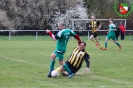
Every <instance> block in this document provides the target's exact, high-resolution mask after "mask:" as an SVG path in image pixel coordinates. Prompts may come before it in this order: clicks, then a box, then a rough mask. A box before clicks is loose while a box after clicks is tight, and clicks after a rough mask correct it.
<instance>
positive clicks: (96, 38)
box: [95, 36, 102, 49]
mask: <svg viewBox="0 0 133 88" xmlns="http://www.w3.org/2000/svg"><path fill="white" fill-rule="evenodd" d="M95 40H96V42H97V44H98V45H99V46H100V48H101V49H102V45H101V44H100V42H99V40H98V37H97V36H96V37H95Z"/></svg>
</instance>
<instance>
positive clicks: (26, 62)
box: [6, 58, 49, 68]
mask: <svg viewBox="0 0 133 88" xmlns="http://www.w3.org/2000/svg"><path fill="white" fill-rule="evenodd" d="M6 60H11V61H15V62H19V63H25V64H30V65H34V66H42V67H47V68H48V67H49V66H45V65H42V64H36V63H31V62H30V61H26V60H20V59H12V58H11V59H6Z"/></svg>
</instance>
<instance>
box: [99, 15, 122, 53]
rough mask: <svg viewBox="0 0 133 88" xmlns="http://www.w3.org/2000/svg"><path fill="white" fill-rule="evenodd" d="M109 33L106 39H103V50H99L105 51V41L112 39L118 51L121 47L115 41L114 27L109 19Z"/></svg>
mask: <svg viewBox="0 0 133 88" xmlns="http://www.w3.org/2000/svg"><path fill="white" fill-rule="evenodd" d="M109 23H110V24H109V32H108V35H107V36H106V39H105V43H104V48H102V49H101V50H107V45H108V43H107V41H108V40H109V39H112V40H113V41H114V43H115V44H116V45H117V46H119V49H121V45H120V44H119V43H118V42H117V41H116V35H115V30H116V26H115V24H114V23H113V19H112V18H110V20H109Z"/></svg>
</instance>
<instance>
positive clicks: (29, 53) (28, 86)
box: [0, 36, 133, 88]
mask: <svg viewBox="0 0 133 88" xmlns="http://www.w3.org/2000/svg"><path fill="white" fill-rule="evenodd" d="M0 37H1V38H0V40H1V41H0V88H68V87H69V88H133V69H132V67H133V57H132V55H133V41H132V38H133V37H132V36H128V37H126V39H125V40H124V41H121V40H119V41H118V42H119V43H120V44H121V45H122V50H118V47H117V46H116V45H115V44H114V43H113V42H112V40H110V41H109V42H108V50H106V51H101V50H100V48H96V47H95V45H94V43H93V42H92V41H87V38H84V37H81V38H82V39H83V40H84V41H86V42H87V47H86V50H87V51H88V52H89V54H90V60H91V65H90V72H86V71H85V63H83V66H82V68H81V69H80V70H79V72H78V74H77V75H75V76H74V77H72V78H70V79H69V78H67V77H63V76H61V75H59V76H58V77H57V78H47V74H48V72H49V64H50V55H51V53H52V52H53V50H54V49H55V44H56V42H55V41H52V39H50V38H49V37H46V36H43V37H39V41H35V40H34V39H35V37H34V36H27V37H26V36H25V37H22V36H21V37H15V36H14V37H12V40H11V41H8V37H3V36H0ZM31 38H33V40H32V39H31ZM104 38H105V36H104V37H103V36H100V37H99V39H100V42H101V44H102V45H103V44H104ZM75 46H77V41H76V40H74V41H69V42H68V46H67V51H66V53H65V58H64V60H67V58H68V57H69V55H70V54H71V52H72V51H73V48H74V47H75ZM58 66H59V62H58V61H57V60H56V64H55V68H56V67H58Z"/></svg>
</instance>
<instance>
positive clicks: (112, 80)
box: [76, 69, 133, 87]
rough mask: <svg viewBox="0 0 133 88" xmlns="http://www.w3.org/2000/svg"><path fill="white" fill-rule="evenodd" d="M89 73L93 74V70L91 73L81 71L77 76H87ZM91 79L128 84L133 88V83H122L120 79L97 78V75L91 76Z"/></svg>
mask: <svg viewBox="0 0 133 88" xmlns="http://www.w3.org/2000/svg"><path fill="white" fill-rule="evenodd" d="M87 73H93V72H92V71H91V70H90V71H89V72H87V71H86V70H85V69H84V70H81V71H79V72H77V73H76V74H77V75H82V74H87ZM91 78H95V79H101V80H107V81H110V82H114V83H119V84H126V85H128V86H129V87H133V83H130V82H126V81H122V80H118V79H114V78H107V77H102V76H97V75H93V76H91Z"/></svg>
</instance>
